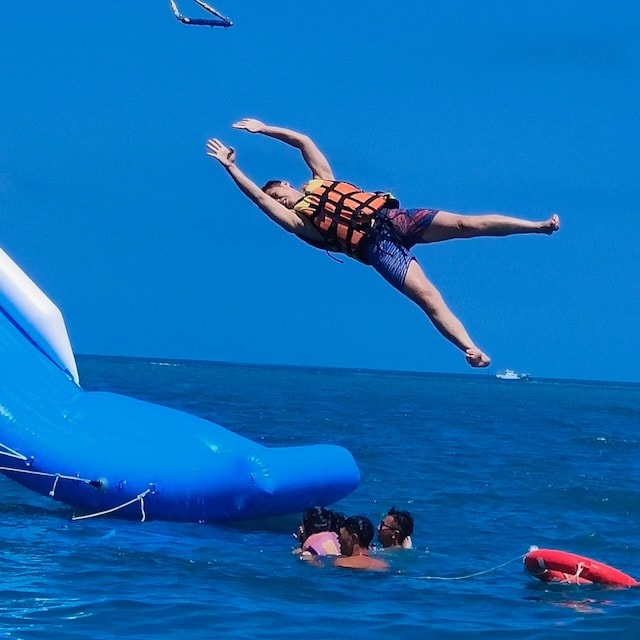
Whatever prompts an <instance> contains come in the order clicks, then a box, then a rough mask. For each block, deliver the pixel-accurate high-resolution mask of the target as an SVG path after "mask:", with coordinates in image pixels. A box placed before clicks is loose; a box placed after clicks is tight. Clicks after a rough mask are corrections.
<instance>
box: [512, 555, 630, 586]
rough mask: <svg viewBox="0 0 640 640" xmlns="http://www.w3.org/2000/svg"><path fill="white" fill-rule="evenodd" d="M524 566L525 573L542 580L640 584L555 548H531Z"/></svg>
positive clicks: (606, 566) (614, 570) (614, 571)
mask: <svg viewBox="0 0 640 640" xmlns="http://www.w3.org/2000/svg"><path fill="white" fill-rule="evenodd" d="M524 568H525V571H527V573H529V574H530V575H532V576H534V577H536V578H538V579H539V580H542V581H543V582H559V583H564V584H605V585H609V586H613V587H638V586H640V582H638V581H637V580H636V579H635V578H632V577H631V576H628V575H627V574H626V573H622V571H619V570H618V569H614V568H613V567H610V566H609V565H607V564H603V563H602V562H596V561H595V560H591V558H585V557H584V556H579V555H576V554H575V553H569V552H567V551H557V550H555V549H535V548H533V549H531V550H530V551H529V553H527V555H525V557H524Z"/></svg>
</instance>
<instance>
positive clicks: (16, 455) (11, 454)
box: [0, 442, 29, 462]
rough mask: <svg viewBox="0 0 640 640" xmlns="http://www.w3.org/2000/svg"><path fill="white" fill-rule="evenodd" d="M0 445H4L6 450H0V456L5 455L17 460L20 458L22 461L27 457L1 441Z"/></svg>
mask: <svg viewBox="0 0 640 640" xmlns="http://www.w3.org/2000/svg"><path fill="white" fill-rule="evenodd" d="M0 447H4V448H5V449H6V451H1V450H0V455H1V456H7V457H9V458H17V459H18V460H22V461H23V462H26V461H27V460H28V459H29V458H27V456H24V455H22V454H21V453H18V452H17V451H16V450H15V449H12V448H11V447H8V446H7V445H6V444H4V443H2V442H0Z"/></svg>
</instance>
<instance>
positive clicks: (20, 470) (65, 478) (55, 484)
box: [0, 458, 99, 498]
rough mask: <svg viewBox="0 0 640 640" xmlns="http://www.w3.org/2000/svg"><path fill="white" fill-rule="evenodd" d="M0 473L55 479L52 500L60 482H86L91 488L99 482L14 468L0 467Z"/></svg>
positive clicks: (51, 494)
mask: <svg viewBox="0 0 640 640" xmlns="http://www.w3.org/2000/svg"><path fill="white" fill-rule="evenodd" d="M25 460H26V458H25ZM0 471H13V472H15V473H27V474H29V475H33V476H45V477H48V478H54V481H53V487H51V491H49V495H50V496H51V497H52V498H53V494H54V493H55V490H56V486H57V485H58V480H74V481H75V482H84V483H85V484H90V485H91V486H96V483H97V482H99V481H98V480H88V479H87V478H80V477H79V476H65V475H63V474H62V473H47V472H46V471H34V470H33V469H15V468H14V467H0Z"/></svg>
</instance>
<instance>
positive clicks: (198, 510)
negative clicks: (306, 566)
mask: <svg viewBox="0 0 640 640" xmlns="http://www.w3.org/2000/svg"><path fill="white" fill-rule="evenodd" d="M0 471H1V472H2V473H3V474H5V475H6V476H8V477H9V478H11V479H12V480H15V481H16V482H19V483H20V484H22V485H24V486H25V487H27V488H29V489H31V490H33V491H35V492H37V493H39V494H42V495H44V496H50V497H51V498H53V499H55V500H59V501H61V502H63V503H66V504H68V505H71V506H72V507H73V512H74V515H73V518H74V519H82V518H87V517H94V516H101V515H109V516H112V517H120V518H126V519H140V520H149V519H157V520H174V521H182V522H225V521H233V520H247V519H254V518H260V517H271V516H277V515H284V514H292V513H299V512H301V511H303V510H304V509H307V508H309V507H312V506H314V505H328V504H330V503H332V502H335V501H337V500H339V499H341V498H343V497H344V496H346V495H348V494H349V493H350V492H351V491H353V490H354V489H355V488H356V487H357V486H358V484H359V481H360V474H359V471H358V467H357V466H356V464H355V462H354V460H353V457H352V456H351V454H350V453H349V452H348V451H347V450H345V449H343V448H341V447H338V446H334V445H309V446H302V447H284V448H268V447H264V446H262V445H260V444H257V443H255V442H252V441H250V440H248V439H246V438H244V437H242V436H240V435H238V434H235V433H232V432H230V431H228V430H226V429H224V428H223V427H221V426H219V425H217V424H214V423H212V422H209V421H207V420H204V419H201V418H198V417H196V416H192V415H189V414H186V413H183V412H181V411H177V410H174V409H170V408H167V407H162V406H158V405H155V404H151V403H148V402H143V401H141V400H136V399H133V398H128V397H125V396H122V395H117V394H114V393H106V392H89V391H84V390H83V389H82V388H81V387H80V384H79V377H78V370H77V367H76V363H75V358H74V356H73V352H72V349H71V345H70V342H69V338H68V335H67V331H66V328H65V324H64V320H63V317H62V315H61V314H60V312H59V310H58V309H57V307H56V306H55V305H54V304H53V303H52V302H51V301H50V300H49V299H48V298H47V296H46V295H45V294H44V293H43V292H42V291H40V289H38V287H37V286H36V285H35V284H34V283H33V282H32V281H31V280H30V279H29V278H28V276H27V275H26V274H25V273H24V272H23V271H22V270H21V269H20V268H19V267H18V266H17V265H16V264H15V262H13V261H12V260H11V258H9V256H8V255H7V254H6V253H5V252H4V251H2V250H1V249H0Z"/></svg>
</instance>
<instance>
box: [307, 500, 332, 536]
mask: <svg viewBox="0 0 640 640" xmlns="http://www.w3.org/2000/svg"><path fill="white" fill-rule="evenodd" d="M332 525H333V514H332V512H331V511H329V509H325V508H324V507H313V508H312V509H307V510H306V511H305V512H304V513H303V514H302V528H303V529H304V532H305V534H306V535H307V536H310V535H312V534H314V533H320V532H321V531H331V530H332V528H333V527H332Z"/></svg>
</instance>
